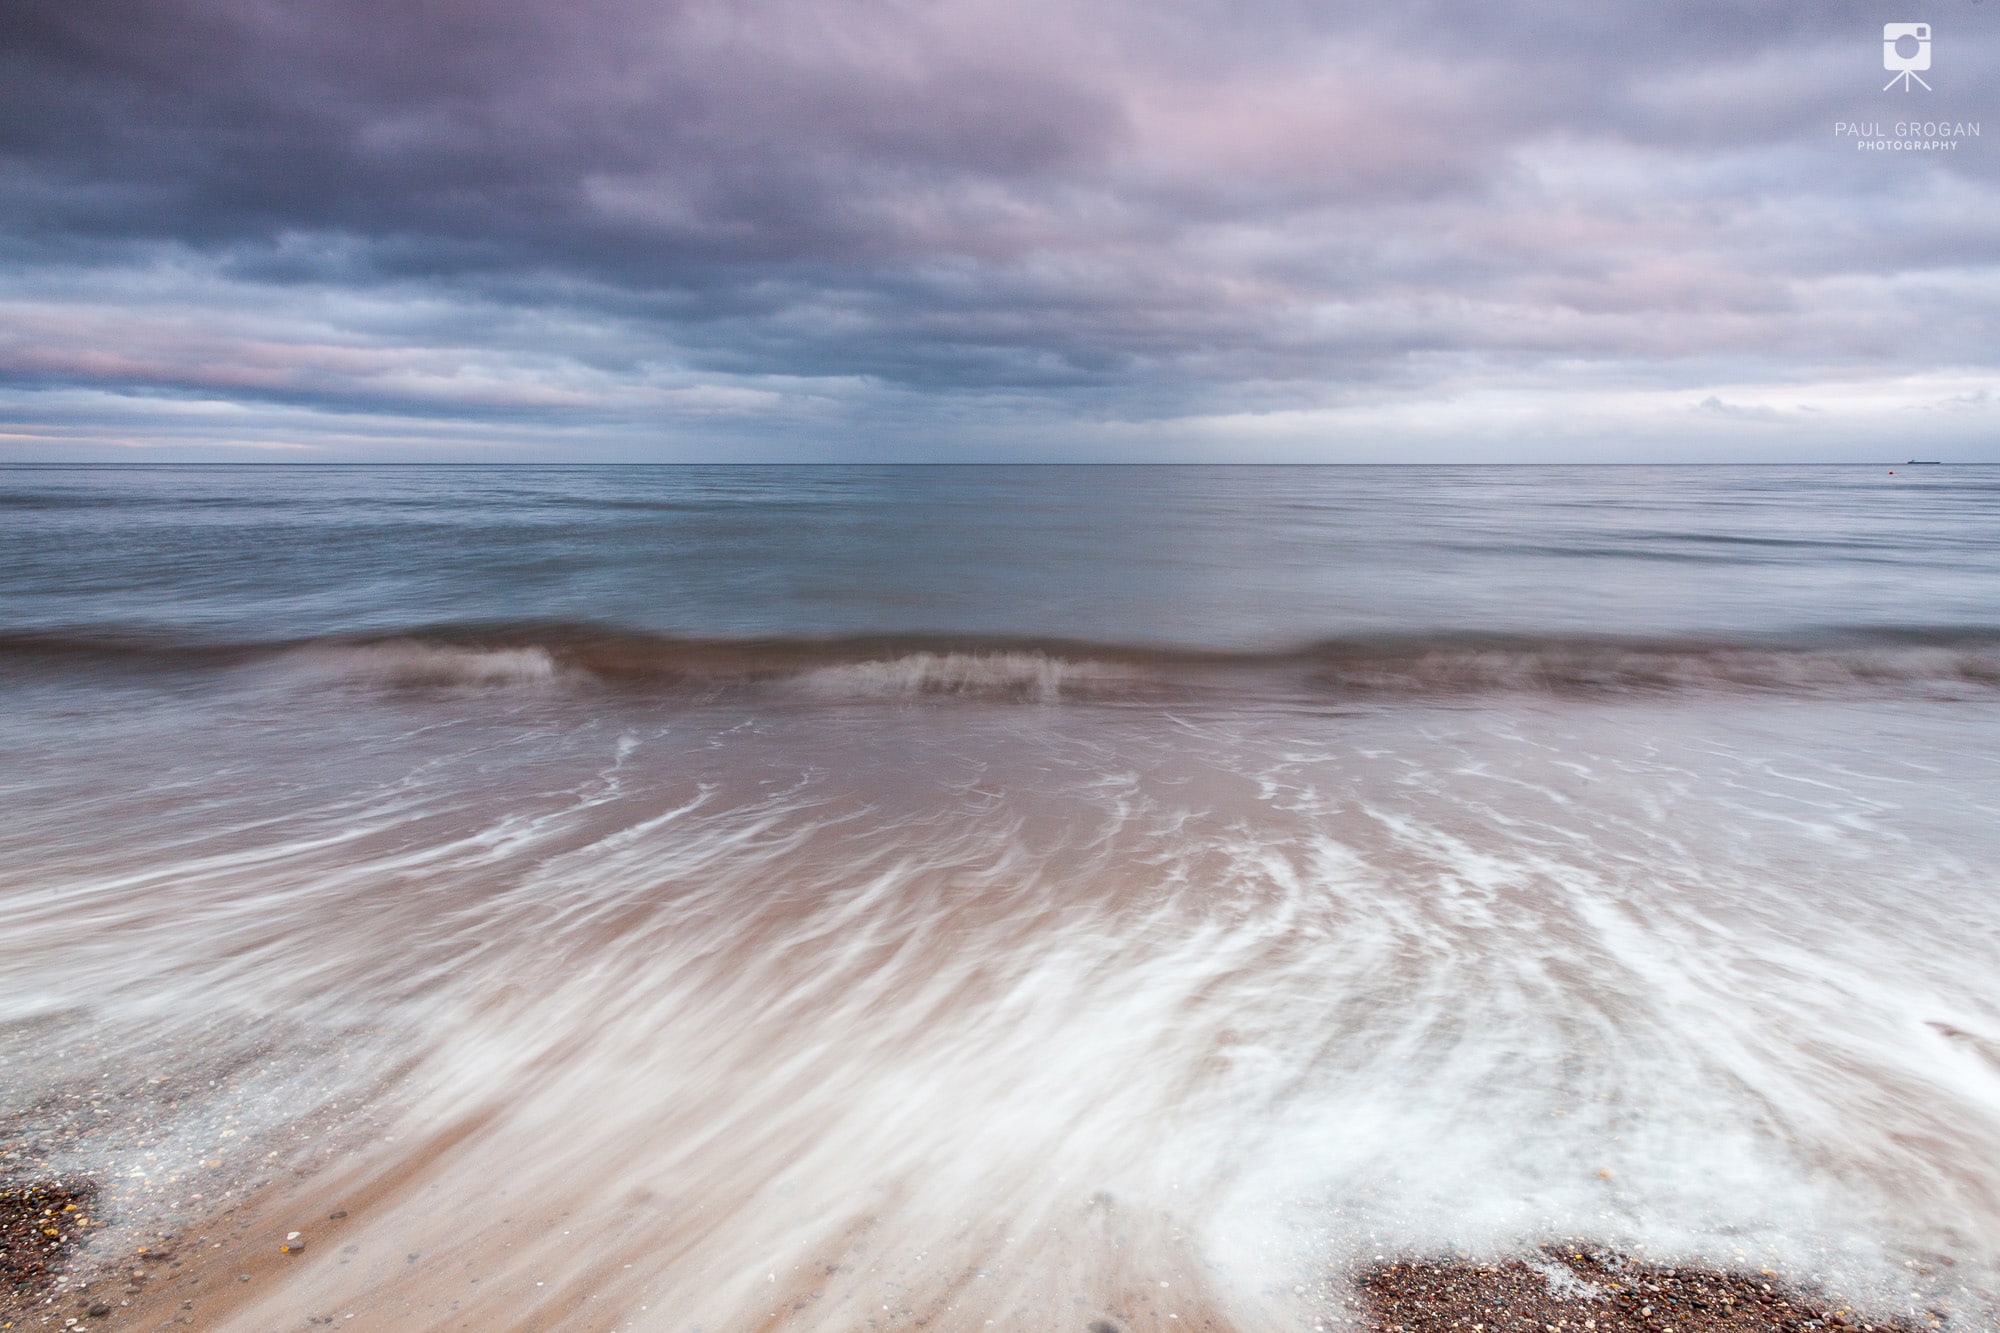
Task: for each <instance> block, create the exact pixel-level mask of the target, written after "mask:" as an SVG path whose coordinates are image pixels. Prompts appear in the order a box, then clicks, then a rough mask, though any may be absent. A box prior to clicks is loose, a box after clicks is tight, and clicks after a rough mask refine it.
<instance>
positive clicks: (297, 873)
mask: <svg viewBox="0 0 2000 1333" xmlns="http://www.w3.org/2000/svg"><path fill="white" fill-rule="evenodd" d="M1926 472H1927V473H1933V474H1936V475H1933V476H1927V477H1925V478H1923V479H1922V480H1921V481H1918V482H1910V483H1908V484H1905V483H1904V481H1903V479H1902V478H1901V477H1898V478H1896V479H1894V480H1893V481H1892V480H1891V479H1889V478H1888V477H1887V476H1886V475H1885V474H1882V473H1881V472H1880V471H1879V470H1863V469H1824V470H1818V471H1815V470H1811V469H1742V470H1735V469H1588V470H1582V471H1565V470H1559V469H1547V470H1544V469H1493V470H1487V469H1462V470H1461V469H1410V470H1388V469H1385V470H1379V471H1378V470H1371V469H1327V470H1324V471H1310V470H1309V471H1299V470H1289V469H1286V470H1277V469H1271V470H1264V469H1249V470H1241V471H1239V470H1228V469H1225V470H1202V469H1187V470H1182V469H1161V470H1143V471H1129V470H1101V469H1092V470H1077V471H1072V470H1063V469H1047V470H1037V469H1019V470H1016V469H1005V470H958V469H951V470H938V471H917V472H894V471H890V472H880V473H877V472H853V473H850V472H845V471H840V470H828V471H823V472H815V471H797V472H795V471H786V470H775V471H765V470H714V471H702V470H681V469H657V470H656V469H643V470H619V469H602V470H574V471H564V470H506V471H498V470H496V471H458V470H437V471H416V470H407V469H394V470H358V469H340V470H326V471H319V470H299V471H290V470H284V471H280V470H275V469H270V470H256V471H246V472H241V473H239V472H230V471H223V470H181V469H159V470H95V469H92V470H81V469H80V470H48V471H39V470H37V471H9V472H0V504H4V505H5V506H6V512H7V513H8V514H9V515H10V516H11V517H10V521H9V524H8V526H7V530H6V531H7V537H6V542H7V546H8V551H7V554H8V555H9V556H10V563H9V564H8V565H7V572H6V573H5V574H4V575H0V597H4V601H0V610H4V613H5V615H4V621H0V629H4V633H5V636H6V637H5V638H4V639H0V662H4V665H0V672H4V676H0V689H4V692H5V697H6V701H7V707H6V709H5V710H4V713H0V756H4V759H3V760H0V772H4V773H5V774H6V777H5V778H4V779H0V782H4V792H0V794H4V797H5V801H6V804H5V807H4V808H5V811H6V813H5V816H4V818H0V931H4V942H5V948H4V950H0V1020H4V1022H5V1025H6V1026H5V1027H4V1029H0V1059H4V1060H5V1062H6V1063H5V1064H4V1066H0V1070H4V1073H5V1077H4V1079H0V1115H4V1116H7V1117H8V1118H9V1123H10V1124H12V1125H14V1126H15V1127H16V1128H15V1129H14V1131H13V1133H15V1134H17V1135H26V1136H28V1137H30V1138H33V1137H35V1136H36V1135H37V1134H40V1140H39V1141H38V1143H37V1145H36V1148H37V1151H40V1152H47V1153H53V1154H54V1155H55V1156H56V1158H57V1159H58V1160H59V1161H62V1162H66V1163H69V1164H72V1165H73V1167H74V1169H77V1170H80V1171H88V1172H90V1173H92V1174H96V1175H98V1176H100V1177H102V1178H106V1179H115V1180H118V1181H121V1182H124V1183H123V1184H122V1185H121V1186H120V1188H119V1199H120V1202H119V1205H118V1209H117V1210H115V1215H116V1216H117V1217H118V1218H119V1219H120V1221H119V1222H118V1225H120V1226H124V1227H127V1228H128V1229H132V1230H133V1231H134V1233H135V1234H136V1231H137V1230H138V1229H140V1228H142V1227H144V1226H151V1225H153V1224H154V1223H156V1222H158V1221H159V1220H161V1219H168V1220H178V1221H183V1222H185V1221H190V1220H193V1219H199V1218H202V1217H204V1216H207V1215H209V1214H210V1213H212V1212H213V1210H214V1209H215V1208H216V1206H217V1204H218V1201H219V1200H221V1199H222V1198H224V1197H225V1191H227V1192H228V1193H227V1195H226V1197H227V1198H229V1199H231V1200H232V1201H233V1200H235V1199H239V1198H240V1197H242V1191H244V1190H245V1189H248V1188H250V1187H251V1186H252V1185H254V1184H255V1183H256V1182H257V1181H259V1180H263V1179H266V1178H269V1177H271V1176H273V1175H277V1176H280V1177H284V1178H288V1179H296V1178H295V1177H292V1176H291V1175H290V1173H291V1172H292V1171H294V1170H309V1171H311V1172H313V1173H314V1174H312V1175H311V1176H309V1177H308V1179H307V1184H306V1186H305V1188H307V1189H309V1190H311V1189H318V1188H321V1187H322V1186H323V1187H324V1189H325V1191H326V1195H325V1197H327V1198H334V1197H339V1198H343V1199H344V1198H348V1197H355V1198H364V1199H366V1200H367V1206H366V1207H365V1208H361V1207H357V1208H356V1216H355V1218H354V1219H353V1221H352V1222H351V1223H350V1231H351V1235H347V1236H344V1239H351V1241H352V1242H353V1243H354V1244H355V1245H356V1249H355V1251H354V1252H353V1253H351V1254H350V1253H345V1252H343V1251H342V1250H334V1249H331V1248H329V1249H327V1250H324V1251H321V1250H312V1251H309V1252H308V1253H307V1254H306V1255H305V1256H302V1258H301V1261H300V1263H299V1265H298V1266H297V1267H295V1268H293V1269H291V1270H290V1271H289V1272H288V1274H287V1276H286V1279H285V1283H284V1284H283V1285H282V1286H281V1287H278V1288H274V1289H273V1290H272V1291H271V1292H270V1293H269V1294H267V1295H265V1296H263V1297H262V1298H261V1303H258V1302H253V1303H252V1304H250V1305H249V1306H248V1307H246V1308H244V1309H243V1310H241V1311H239V1312H238V1315H237V1321H236V1324H235V1325H234V1326H239V1327H243V1328H269V1327H280V1326H288V1324H287V1323H286V1321H290V1322H292V1323H296V1322H299V1321H298V1319H297V1318H296V1316H298V1315H299V1314H300V1312H302V1311H313V1312H321V1311H324V1312H328V1313H335V1312H357V1314H358V1317H357V1321H356V1323H357V1325H363V1324H366V1325H371V1326H375V1327H385V1328H404V1327H408V1328H422V1327H432V1326H436V1327H440V1328H442V1327H460V1326H462V1325H464V1324H465V1323H466V1322H467V1321H470V1326H472V1327H524V1328H526V1327H549V1326H553V1325H554V1324H556V1323H558V1322H561V1321H563V1320H579V1321H583V1322H584V1323H585V1324H586V1325H587V1326H592V1327H599V1326H601V1327H613V1326H615V1327H621V1328H622V1327H630V1328H663V1329H665V1328H673V1329H685V1328H690V1327H694V1326H697V1325H698V1326H701V1327H703V1328H706V1329H709V1330H715V1329H725V1328H748V1327H764V1326H784V1327H800V1328H809V1327H827V1328H853V1327H861V1326H865V1325H866V1324H867V1323H868V1321H870V1320H874V1321H876V1322H877V1324H878V1325H879V1326H882V1327H907V1326H912V1325H913V1324H914V1322H915V1321H916V1320H918V1319H927V1320H929V1322H930V1324H931V1326H937V1327H949V1328H959V1327H965V1328H976V1327H983V1326H984V1323H985V1321H986V1320H989V1319H991V1320H993V1321H995V1325H996V1326H1003V1325H1006V1324H1009V1323H1011V1324H1012V1325H1013V1326H1016V1327H1023V1328H1055V1327H1076V1328H1083V1327H1085V1326H1087V1324H1088V1323H1089V1321H1091V1320H1093V1319H1099V1318H1111V1319H1115V1320H1117V1321H1118V1322H1120V1323H1121V1324H1123V1325H1126V1326H1131V1327H1174V1326H1176V1324H1177V1323H1180V1322H1182V1321H1185V1323H1186V1324H1188V1325H1190V1326H1196V1327H1199V1326H1200V1322H1199V1321H1201V1320H1203V1319H1209V1320H1213V1321H1215V1322H1216V1323H1226V1324H1229V1325H1233V1326H1236V1327H1242V1328H1258V1329H1261V1328H1291V1327H1311V1326H1312V1325H1313V1324H1314V1322H1315V1321H1316V1320H1317V1321H1327V1322H1330V1321H1333V1320H1335V1319H1337V1318H1338V1317H1339V1316H1340V1314H1341V1311H1340V1308H1339V1303H1338V1298H1339V1293H1340V1283H1339V1280H1338V1279H1339V1277H1340V1275H1341V1274H1342V1273H1343V1272H1344V1271H1346V1269H1347V1267H1348V1266H1349V1265H1351V1264H1352V1263H1353V1262H1355V1261H1356V1260H1357V1259H1362V1260H1366V1259H1371V1258H1372V1257H1373V1256H1374V1255H1375V1254H1378V1253H1391V1252H1439V1251H1443V1250H1447V1249H1453V1248H1456V1249H1463V1250H1467V1251H1471V1252H1480V1253H1498V1252H1507V1251H1513V1250H1517V1249H1519V1248H1520V1247H1522V1246H1524V1245H1531V1244H1533V1243H1535V1242H1537V1241H1539V1240H1541V1239H1545V1238H1547V1237H1550V1236H1557V1235H1569V1234H1581V1235H1588V1236H1590V1237H1593V1238H1595V1239H1597V1240H1600V1241H1604V1242H1607V1243H1612V1244H1617V1245H1622V1246H1627V1247H1633V1248H1643V1249H1645V1250H1646V1251H1647V1252H1648V1253H1650V1254H1651V1255H1653V1256H1655V1257H1661V1258H1666V1257H1679V1258H1699V1259H1707V1260H1711V1261H1717V1262H1723V1263H1728V1264H1758V1265H1764V1264H1769V1265H1774V1266H1782V1267H1783V1268H1784V1269H1785V1270H1786V1271H1788V1272H1793V1273H1797V1274H1803V1275H1807V1276H1814V1277H1818V1278H1821V1279H1823V1280H1825V1281H1827V1282H1829V1283H1831V1284H1833V1285H1834V1286H1835V1287H1836V1288H1839V1289H1841V1290H1844V1291H1852V1292H1857V1293H1863V1294H1866V1295H1868V1296H1869V1297H1870V1299H1872V1300H1873V1301H1875V1302H1876V1303H1877V1304H1878V1305H1882V1306H1886V1307H1889V1308H1896V1309H1903V1308H1909V1307H1911V1305H1912V1304H1913V1303H1914V1304H1916V1305H1919V1306H1930V1305H1939V1304H1943V1305H1944V1306H1946V1307H1948V1308H1949V1309H1950V1310H1951V1311H1952V1312H1953V1316H1954V1317H1955V1318H1956V1319H1958V1320H1959V1321H1960V1322H1959V1323H1958V1324H1957V1325H1955V1326H1957V1327H1981V1326H1983V1324H1982V1322H1981V1321H1982V1320H1985V1321H1990V1320H1992V1319H1993V1318H1994V1317H1995V1310H1996V1307H1995V1306H1994V1304H1993V1303H1992V1301H1991V1299H1990V1297H1982V1296H1981V1295H1980V1291H1981V1290H1982V1288H1983V1289H1985V1290H1991V1289H1992V1287H1993V1285H1994V1283H1995V1281H1996V1277H1995V1265H1996V1257H2000V1167H1996V1165H1995V1164H1996V1163H2000V997H1996V991H1995V987H1994V985H1993V980H1994V978H1995V977H2000V929H1996V925H1995V923H1996V921H2000V913H1996V911H1995V906H1996V901H1995V899H1996V882H2000V881H1997V880H1996V870H2000V834H1996V832H1995V830H1996V829H2000V818H1996V816H2000V582H1996V578H1995V575H1996V573H2000V539H1996V537H1995V534H1996V533H2000V527H1996V526H1995V523H1994V520H1995V519H1996V518H2000V475H1995V474H1992V473H1989V472H1985V471H1980V470H1974V469H1955V468H1954V469H1926ZM1891 488H1893V489H1891ZM634 515H637V516H638V517H634ZM802 515H812V516H814V517H813V518H812V521H811V522H806V521H804V520H803V519H802V518H801V516H802ZM14 519H18V520H19V521H18V522H15V521H13V520H14ZM65 1099H68V1100H67V1101H66V1100H65ZM93 1099H94V1100H95V1101H96V1102H97V1103H98V1106H97V1107H96V1108H94V1109H93V1110H91V1111H90V1113H89V1114H88V1115H87V1116H86V1115H85V1113H84V1112H82V1111H79V1110H77V1109H76V1108H78V1107H82V1106H88V1105H89V1104H90V1102H91V1101H92V1100H93ZM65 1107H67V1108H68V1109H64V1108H65ZM79 1116H83V1117H84V1118H82V1119H79ZM57 1124H60V1125H61V1126H64V1127H66V1129H65V1132H68V1130H71V1129H73V1130H75V1131H76V1132H75V1134H74V1137H62V1136H61V1135H59V1134H52V1133H51V1132H49V1131H48V1130H47V1129H46V1128H44V1129H42V1130H37V1128H36V1127H37V1125H41V1126H44V1127H46V1126H50V1125H57ZM100 1244H115V1237H106V1238H104V1239H103V1240H102V1241H100ZM411 1255H414V1256H416V1257H415V1258H409V1257H407V1256H411ZM1947 1260H1949V1261H1950V1262H1949V1264H1946V1263H1945V1261H1947ZM1911 1264H1920V1265H1925V1266H1927V1267H1928V1268H1929V1269H1930V1270H1931V1271H1932V1272H1934V1273H1936V1272H1943V1273H1944V1274H1945V1275H1946V1276H1945V1277H1943V1278H1938V1279H1936V1280H1928V1279H1927V1280H1926V1281H1925V1282H1924V1283H1921V1284H1916V1285H1913V1283H1912V1280H1911V1279H1910V1274H1911V1272H1912V1271H1913V1270H1912V1269H1911V1268H1910V1267H1908V1265H1911ZM1329 1279H1333V1280H1332V1281H1331V1282H1329ZM1162 1284H1164V1285H1162ZM1918 1286H1921V1288H1922V1289H1921V1290H1918ZM774 1319H775V1320H776V1321H777V1322H776V1324H775V1325H773V1324H772V1323H771V1321H772V1320H774ZM1967 1321H1970V1322H1967Z"/></svg>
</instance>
